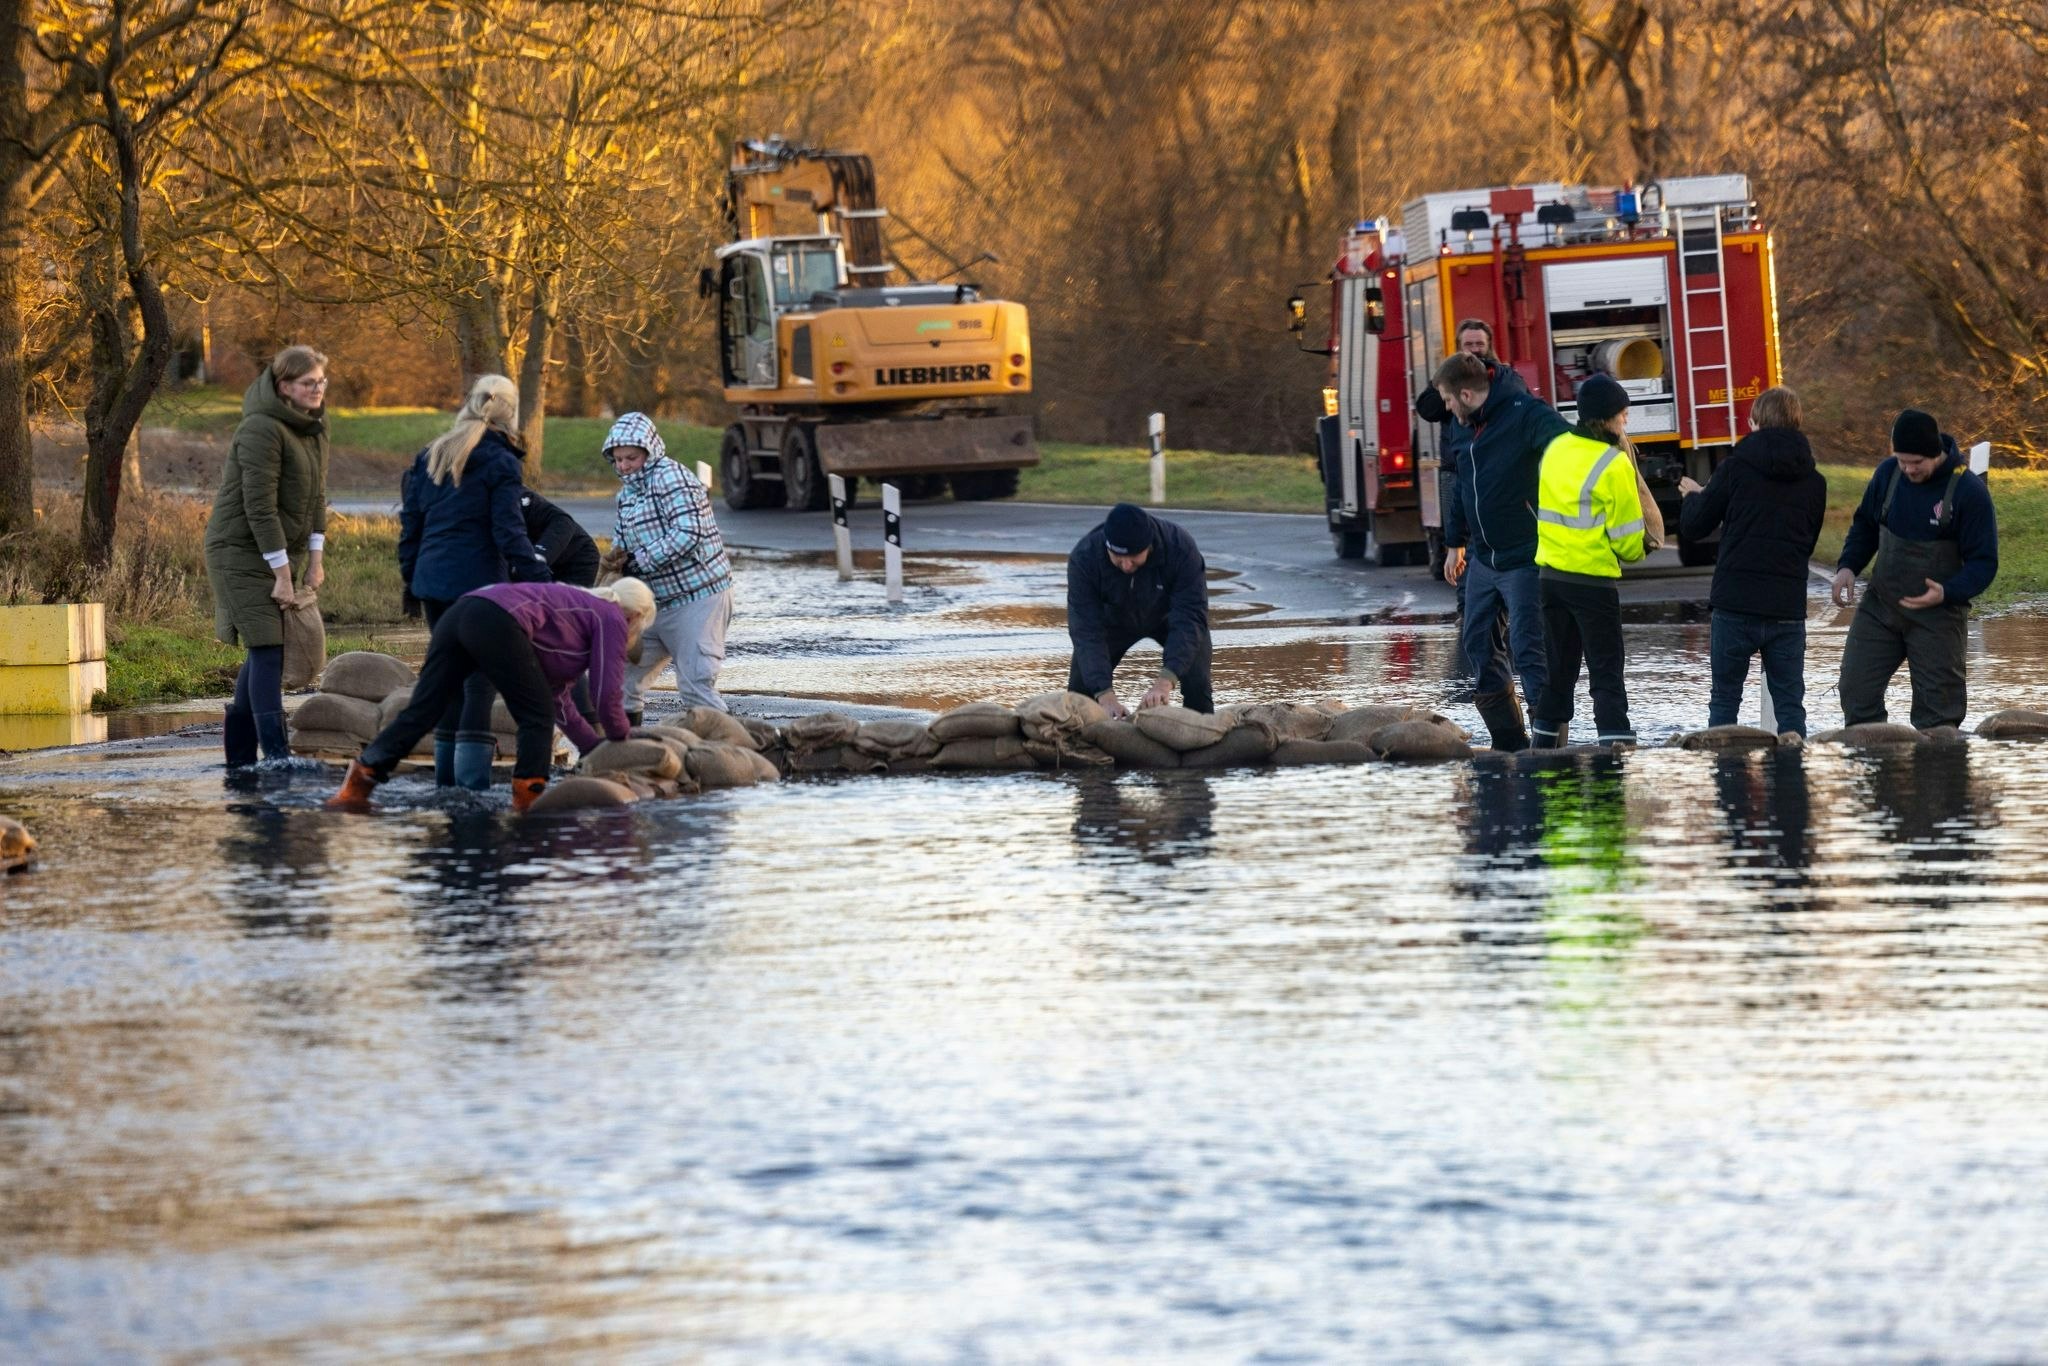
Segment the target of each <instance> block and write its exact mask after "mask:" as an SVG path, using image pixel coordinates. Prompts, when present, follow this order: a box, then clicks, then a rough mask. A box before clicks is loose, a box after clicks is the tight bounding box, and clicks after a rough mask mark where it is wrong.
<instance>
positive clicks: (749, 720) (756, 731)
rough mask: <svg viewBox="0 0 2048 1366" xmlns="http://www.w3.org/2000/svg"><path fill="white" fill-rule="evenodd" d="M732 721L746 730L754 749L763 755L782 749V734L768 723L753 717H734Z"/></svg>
mask: <svg viewBox="0 0 2048 1366" xmlns="http://www.w3.org/2000/svg"><path fill="white" fill-rule="evenodd" d="M732 719H733V720H735V721H737V722H739V723H740V724H741V725H742V726H745V727H746V728H747V734H748V735H750V736H752V737H753V739H754V748H755V749H758V750H760V751H761V752H762V753H763V754H766V753H767V752H768V751H769V750H771V749H780V748H781V747H782V732H781V731H780V730H777V729H776V728H775V727H774V726H773V725H771V724H769V723H768V722H766V721H763V720H760V719H759V718H758V717H753V716H735V717H733V718H732Z"/></svg>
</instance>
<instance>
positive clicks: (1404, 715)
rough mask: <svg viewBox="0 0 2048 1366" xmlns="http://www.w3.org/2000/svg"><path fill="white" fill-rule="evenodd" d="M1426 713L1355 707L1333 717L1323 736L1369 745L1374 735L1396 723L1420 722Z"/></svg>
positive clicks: (1411, 709)
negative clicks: (1375, 732) (1384, 727)
mask: <svg viewBox="0 0 2048 1366" xmlns="http://www.w3.org/2000/svg"><path fill="white" fill-rule="evenodd" d="M1424 715H1425V713H1423V712H1419V711H1417V710H1416V709H1415V708H1413V707H1387V706H1371V707H1353V708H1352V709H1351V710H1350V711H1347V712H1345V713H1344V714H1343V715H1341V716H1336V717H1332V718H1331V720H1330V729H1329V730H1328V731H1326V732H1325V733H1324V734H1323V739H1325V740H1355V741H1357V742H1358V743H1360V744H1368V743H1370V742H1371V740H1372V733H1373V732H1374V731H1376V730H1379V729H1380V728H1381V727H1383V726H1391V725H1393V724H1394V723H1395V722H1396V721H1419V720H1421V719H1423V717H1424Z"/></svg>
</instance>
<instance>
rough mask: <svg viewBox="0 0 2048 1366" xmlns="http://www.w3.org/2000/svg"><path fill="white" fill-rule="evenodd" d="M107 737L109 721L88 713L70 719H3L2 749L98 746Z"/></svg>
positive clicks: (1, 725)
mask: <svg viewBox="0 0 2048 1366" xmlns="http://www.w3.org/2000/svg"><path fill="white" fill-rule="evenodd" d="M106 738H107V718H106V717H104V716H98V715H95V714H94V713H92V712H89V711H88V712H78V713H75V714H73V715H70V716H0V749H56V748H57V747H58V746H60V745H96V744H98V743H100V741H102V740H104V739H106Z"/></svg>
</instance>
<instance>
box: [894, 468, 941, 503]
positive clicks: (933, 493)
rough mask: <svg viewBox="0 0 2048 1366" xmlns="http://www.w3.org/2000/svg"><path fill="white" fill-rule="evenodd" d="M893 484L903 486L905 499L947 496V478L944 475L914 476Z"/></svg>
mask: <svg viewBox="0 0 2048 1366" xmlns="http://www.w3.org/2000/svg"><path fill="white" fill-rule="evenodd" d="M891 482H894V483H898V484H901V485H902V486H903V496H904V497H905V498H943V497H945V496H946V476H945V475H943V474H912V475H906V476H905V477H904V478H902V479H898V480H893V481H891Z"/></svg>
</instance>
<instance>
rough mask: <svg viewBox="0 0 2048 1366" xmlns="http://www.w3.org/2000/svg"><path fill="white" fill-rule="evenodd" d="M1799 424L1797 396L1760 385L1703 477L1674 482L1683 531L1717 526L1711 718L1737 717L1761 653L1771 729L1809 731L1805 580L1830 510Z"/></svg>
mask: <svg viewBox="0 0 2048 1366" xmlns="http://www.w3.org/2000/svg"><path fill="white" fill-rule="evenodd" d="M1799 423H1800V409H1799V396H1798V395H1797V394H1795V393H1793V392H1792V391H1791V390H1790V389H1784V388H1777V389H1766V390H1764V391H1763V392H1762V393H1761V394H1759V395H1757V397H1756V401H1755V402H1754V403H1753V404H1751V405H1750V409H1749V433H1750V434H1749V435H1748V436H1745V437H1744V438H1742V440H1741V441H1739V442H1737V443H1736V446H1735V449H1734V450H1733V451H1731V452H1729V455H1728V458H1727V459H1726V460H1723V461H1722V462H1721V464H1720V465H1719V467H1717V468H1716V469H1715V470H1714V477H1713V478H1711V479H1709V480H1708V481H1707V486H1706V487H1705V488H1704V489H1702V488H1701V487H1700V486H1699V485H1698V484H1697V483H1695V482H1693V480H1691V479H1689V478H1688V479H1681V480H1679V481H1678V488H1679V492H1681V493H1683V494H1684V495H1685V501H1684V503H1682V504H1681V505H1680V506H1679V510H1678V518H1679V523H1678V524H1679V529H1680V530H1681V531H1682V532H1684V534H1685V538H1686V539H1687V540H1689V541H1694V542H1698V541H1704V540H1706V539H1707V538H1708V537H1710V536H1712V535H1713V534H1714V528H1716V527H1720V528H1721V550H1720V554H1719V556H1718V558H1717V559H1716V560H1715V562H1714V587H1713V591H1712V593H1711V594H1710V595H1709V596H1708V599H1707V601H1708V603H1709V604H1710V605H1711V606H1712V607H1713V609H1714V622H1713V634H1712V636H1711V643H1710V645H1709V647H1708V648H1709V658H1710V660H1711V662H1712V668H1713V675H1714V682H1713V691H1712V693H1711V694H1710V695H1709V700H1708V702H1707V724H1708V725H1710V726H1732V725H1734V724H1735V720H1736V717H1737V715H1738V714H1739V713H1740V712H1741V710H1742V690H1743V687H1744V686H1745V685H1746V684H1747V683H1748V681H1749V659H1750V656H1751V655H1756V654H1761V655H1762V656H1763V660H1764V680H1765V683H1766V685H1767V686H1768V687H1769V688H1770V690H1771V703H1772V706H1773V707H1774V708H1775V710H1776V712H1777V718H1778V720H1777V726H1778V730H1779V731H1780V732H1781V733H1782V732H1784V731H1796V732H1797V733H1798V734H1800V735H1804V734H1806V580H1807V571H1808V561H1809V560H1810V559H1811V558H1812V556H1813V547H1814V543H1815V542H1817V541H1818V540H1819V539H1820V526H1821V519H1822V518H1823V517H1824V516H1825V515H1826V514H1827V507H1828V481H1827V479H1826V478H1825V477H1824V476H1823V475H1822V474H1821V472H1820V471H1819V470H1818V469H1816V468H1814V464H1813V448H1812V447H1811V446H1809V445H1808V444H1807V441H1806V434H1805V433H1804V432H1802V431H1800V430H1799Z"/></svg>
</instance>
